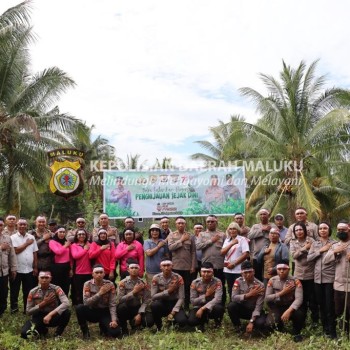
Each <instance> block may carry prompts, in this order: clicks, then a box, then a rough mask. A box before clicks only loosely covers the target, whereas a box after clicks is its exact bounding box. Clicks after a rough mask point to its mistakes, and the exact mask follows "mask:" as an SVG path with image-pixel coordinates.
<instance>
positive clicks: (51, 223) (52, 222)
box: [48, 219, 57, 226]
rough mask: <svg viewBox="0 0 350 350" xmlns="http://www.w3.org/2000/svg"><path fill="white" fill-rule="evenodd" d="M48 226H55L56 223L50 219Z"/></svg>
mask: <svg viewBox="0 0 350 350" xmlns="http://www.w3.org/2000/svg"><path fill="white" fill-rule="evenodd" d="M48 225H49V226H50V225H57V221H56V220H54V219H51V220H50V221H49V224H48Z"/></svg>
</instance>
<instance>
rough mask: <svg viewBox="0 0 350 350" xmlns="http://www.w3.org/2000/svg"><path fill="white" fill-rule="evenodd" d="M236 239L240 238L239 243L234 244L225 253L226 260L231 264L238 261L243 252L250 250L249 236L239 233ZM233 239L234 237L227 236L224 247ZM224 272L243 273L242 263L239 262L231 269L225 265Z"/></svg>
mask: <svg viewBox="0 0 350 350" xmlns="http://www.w3.org/2000/svg"><path fill="white" fill-rule="evenodd" d="M235 239H237V240H238V243H237V244H235V245H234V246H232V247H231V248H230V249H229V251H228V252H227V253H226V255H225V262H226V261H227V262H229V263H230V264H232V263H233V262H234V261H236V260H237V259H238V258H239V257H240V256H241V255H242V254H243V253H245V252H249V244H248V240H247V238H245V237H243V236H239V235H237V237H236V238H235ZM231 240H232V238H226V239H225V242H224V245H223V246H222V248H225V247H227V246H228V245H229V244H230V243H231ZM232 252H233V253H232ZM224 272H227V273H241V264H238V265H237V266H235V267H234V268H233V269H231V270H230V269H228V268H227V267H224Z"/></svg>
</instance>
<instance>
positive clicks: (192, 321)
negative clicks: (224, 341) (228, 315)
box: [188, 277, 225, 326]
mask: <svg viewBox="0 0 350 350" xmlns="http://www.w3.org/2000/svg"><path fill="white" fill-rule="evenodd" d="M214 285H215V292H214V294H213V295H211V296H209V297H206V296H205V293H206V292H207V289H208V288H210V287H211V286H214ZM221 299H222V283H221V281H220V279H219V278H216V277H213V278H212V279H211V280H210V281H209V282H208V283H206V282H204V281H203V279H202V278H197V279H195V280H194V281H193V282H192V284H191V304H192V306H193V309H192V310H191V311H190V315H189V318H188V323H189V325H190V326H198V325H202V326H203V325H204V323H206V322H207V321H208V320H209V319H214V320H215V324H216V325H220V324H221V320H222V317H223V315H224V312H225V309H224V306H223V305H222V303H221ZM202 307H204V308H205V311H204V313H203V315H202V317H201V318H198V317H196V312H197V311H198V310H199V309H200V308H202Z"/></svg>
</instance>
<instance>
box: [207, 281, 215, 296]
mask: <svg viewBox="0 0 350 350" xmlns="http://www.w3.org/2000/svg"><path fill="white" fill-rule="evenodd" d="M215 291H216V285H215V284H213V285H212V286H210V287H208V289H207V290H206V292H205V297H206V298H208V297H210V296H212V295H214V294H215Z"/></svg>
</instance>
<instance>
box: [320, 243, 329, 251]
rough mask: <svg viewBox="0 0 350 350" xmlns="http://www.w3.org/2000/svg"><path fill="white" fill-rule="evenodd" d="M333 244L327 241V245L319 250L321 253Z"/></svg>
mask: <svg viewBox="0 0 350 350" xmlns="http://www.w3.org/2000/svg"><path fill="white" fill-rule="evenodd" d="M331 246H332V243H327V244H326V245H325V246H323V247H322V248H321V249H320V250H319V252H320V253H323V252H327V251H328V250H329V249H330V247H331Z"/></svg>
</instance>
